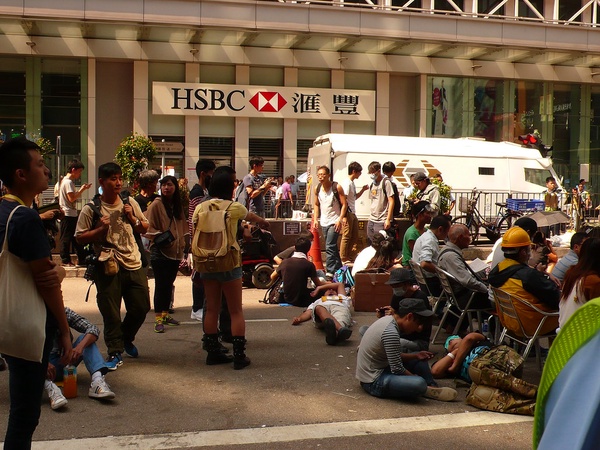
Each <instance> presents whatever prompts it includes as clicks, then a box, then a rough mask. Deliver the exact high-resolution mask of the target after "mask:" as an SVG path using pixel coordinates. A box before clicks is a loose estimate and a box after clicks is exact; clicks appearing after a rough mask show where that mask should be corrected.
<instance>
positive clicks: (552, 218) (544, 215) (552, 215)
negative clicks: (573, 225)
mask: <svg viewBox="0 0 600 450" xmlns="http://www.w3.org/2000/svg"><path fill="white" fill-rule="evenodd" d="M527 217H529V218H530V219H533V220H535V222H536V223H537V225H538V227H550V226H552V225H556V224H559V223H569V222H570V220H571V219H570V218H569V216H568V215H566V214H565V213H564V212H562V211H537V212H534V213H533V214H530V215H528V216H527Z"/></svg>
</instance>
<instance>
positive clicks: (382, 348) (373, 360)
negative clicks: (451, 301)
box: [356, 298, 457, 401]
mask: <svg viewBox="0 0 600 450" xmlns="http://www.w3.org/2000/svg"><path fill="white" fill-rule="evenodd" d="M392 309H393V313H392V314H391V315H387V316H384V317H382V318H381V319H379V320H377V321H376V322H375V323H374V324H373V325H371V326H370V327H369V328H368V329H367V331H366V332H365V335H364V336H363V338H362V340H361V343H360V347H359V348H358V355H357V362H356V378H357V379H358V380H359V381H360V385H361V387H362V388H363V389H364V390H365V391H366V392H367V393H369V394H370V395H372V396H374V397H380V398H395V399H412V398H416V397H420V396H424V397H428V398H432V399H435V400H440V401H452V400H454V399H455V398H456V395H457V393H456V391H455V390H454V389H450V388H447V387H442V388H440V387H438V386H437V383H436V382H435V381H434V379H433V376H432V375H431V369H430V368H429V364H428V363H427V361H428V360H430V359H431V358H433V353H431V352H428V351H424V350H423V351H420V352H413V353H403V352H402V350H401V342H400V336H401V335H402V334H411V333H416V332H419V331H422V330H423V324H424V323H425V321H426V320H428V319H430V318H431V316H432V315H433V312H432V311H431V310H429V309H427V307H426V306H425V305H424V304H423V301H422V300H420V299H416V298H404V299H402V300H397V301H394V302H393V303H392Z"/></svg>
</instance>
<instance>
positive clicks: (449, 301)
mask: <svg viewBox="0 0 600 450" xmlns="http://www.w3.org/2000/svg"><path fill="white" fill-rule="evenodd" d="M435 270H436V273H437V276H438V278H439V279H440V284H441V285H442V289H443V292H444V294H445V297H446V307H445V308H446V310H445V311H444V315H443V316H442V319H441V320H440V324H439V326H438V328H437V330H436V332H435V334H434V335H433V338H432V339H431V343H432V344H435V343H436V339H437V336H438V334H439V332H440V330H441V329H442V328H443V327H444V324H445V323H446V319H447V318H448V315H449V314H451V315H453V316H454V317H456V318H457V319H458V321H457V323H456V326H455V327H454V331H453V332H452V334H456V333H458V330H460V325H461V324H462V322H463V320H464V319H465V317H466V318H467V320H468V323H469V331H473V323H472V322H473V317H472V314H473V313H475V314H476V315H477V322H478V324H479V328H480V329H481V324H482V320H481V312H482V311H486V310H483V309H474V308H471V307H470V306H471V302H472V301H473V298H474V297H475V294H476V293H477V292H475V291H471V295H470V296H469V299H468V300H467V304H466V305H465V307H464V308H461V307H460V304H459V302H458V297H457V296H456V294H455V293H454V288H453V287H452V282H454V283H457V284H459V283H458V280H456V278H454V277H453V276H452V274H450V273H448V272H446V271H445V270H444V269H440V268H439V267H436V268H435ZM452 307H454V309H456V310H457V311H458V312H456V311H455V310H453V309H452Z"/></svg>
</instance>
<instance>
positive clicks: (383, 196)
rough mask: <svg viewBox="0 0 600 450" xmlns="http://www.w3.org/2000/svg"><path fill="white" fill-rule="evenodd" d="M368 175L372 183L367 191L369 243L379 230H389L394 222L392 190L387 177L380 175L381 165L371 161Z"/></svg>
mask: <svg viewBox="0 0 600 450" xmlns="http://www.w3.org/2000/svg"><path fill="white" fill-rule="evenodd" d="M369 175H370V177H371V180H373V182H372V183H371V187H370V190H369V201H370V202H371V213H370V214H369V222H368V224H367V239H368V240H369V243H370V242H371V241H372V240H373V236H375V234H376V233H378V232H379V231H381V230H389V229H390V228H391V226H392V222H393V220H394V188H393V187H392V182H391V181H390V180H389V178H388V177H384V176H383V174H382V173H381V164H380V163H378V162H377V161H373V162H372V163H371V164H369Z"/></svg>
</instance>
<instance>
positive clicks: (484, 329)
mask: <svg viewBox="0 0 600 450" xmlns="http://www.w3.org/2000/svg"><path fill="white" fill-rule="evenodd" d="M481 334H483V335H484V336H485V337H486V339H491V335H490V324H489V323H488V321H487V320H484V321H483V326H482V327H481Z"/></svg>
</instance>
